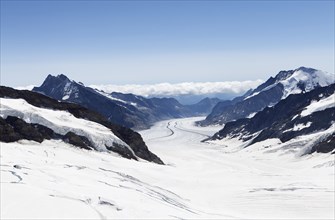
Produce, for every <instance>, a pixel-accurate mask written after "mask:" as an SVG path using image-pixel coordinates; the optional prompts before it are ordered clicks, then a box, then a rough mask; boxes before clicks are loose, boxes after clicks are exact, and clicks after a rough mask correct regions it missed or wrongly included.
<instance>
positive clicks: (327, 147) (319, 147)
mask: <svg viewBox="0 0 335 220" xmlns="http://www.w3.org/2000/svg"><path fill="white" fill-rule="evenodd" d="M334 146H335V134H332V135H331V136H329V137H328V138H326V139H325V140H324V141H321V142H320V143H318V144H316V145H314V146H313V147H312V149H311V152H310V153H314V152H317V153H329V152H332V151H333V150H334ZM332 154H335V151H334V152H333V153H332Z"/></svg>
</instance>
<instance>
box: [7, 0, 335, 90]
mask: <svg viewBox="0 0 335 220" xmlns="http://www.w3.org/2000/svg"><path fill="white" fill-rule="evenodd" d="M299 66H308V67H313V68H317V69H322V70H325V71H328V72H332V73H333V72H334V1H293V2H292V1H3V0H1V84H2V85H8V86H19V85H20V86H21V85H29V84H35V85H36V84H41V83H42V81H43V80H44V78H45V77H46V75H47V74H49V73H51V74H59V73H64V74H66V75H67V76H69V77H70V78H72V79H74V80H76V81H82V82H83V83H85V84H150V83H160V82H170V83H178V82H207V81H210V82H215V81H232V80H255V79H267V78H268V77H269V76H271V75H275V74H276V73H277V72H278V71H280V70H282V69H295V68H298V67H299Z"/></svg>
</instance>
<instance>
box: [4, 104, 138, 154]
mask: <svg viewBox="0 0 335 220" xmlns="http://www.w3.org/2000/svg"><path fill="white" fill-rule="evenodd" d="M0 103H1V106H0V116H1V117H2V118H7V116H15V117H18V118H20V119H23V120H24V121H25V122H27V123H34V124H40V125H43V126H46V127H48V128H50V129H52V130H53V131H54V132H56V133H58V134H61V135H66V134H67V133H68V132H73V133H75V134H77V135H81V136H85V137H87V138H88V139H89V141H90V142H91V143H92V144H93V147H94V149H95V150H98V151H107V148H113V146H118V147H121V146H122V147H124V148H127V149H128V150H129V151H131V152H132V153H133V154H134V152H133V151H132V149H131V148H130V147H129V146H128V145H127V144H126V143H125V142H123V141H122V140H120V139H119V138H118V137H117V136H115V135H114V134H113V133H112V132H111V130H110V129H108V128H106V127H105V126H103V125H101V124H98V123H96V122H92V121H88V120H85V119H81V118H76V117H74V116H73V115H72V114H70V113H69V112H66V111H57V110H56V111H55V110H51V109H44V108H38V107H35V106H33V105H30V104H29V103H27V101H25V100H24V99H6V98H0ZM134 156H135V154H134Z"/></svg>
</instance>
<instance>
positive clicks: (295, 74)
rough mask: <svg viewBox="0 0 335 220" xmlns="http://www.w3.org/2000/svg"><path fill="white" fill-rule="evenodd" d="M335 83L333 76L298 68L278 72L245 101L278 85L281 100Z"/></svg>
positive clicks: (314, 70) (311, 69) (334, 76)
mask: <svg viewBox="0 0 335 220" xmlns="http://www.w3.org/2000/svg"><path fill="white" fill-rule="evenodd" d="M334 82H335V75H334V74H331V73H328V72H324V71H321V70H316V69H313V68H307V67H299V68H297V69H295V70H288V71H280V72H279V73H278V74H277V75H276V76H275V77H274V78H273V77H271V78H270V79H269V80H268V81H267V82H265V83H264V84H265V85H266V86H265V87H264V84H262V85H261V86H259V87H257V88H256V89H255V90H254V91H253V92H252V93H251V94H250V95H249V96H247V97H246V98H245V99H248V98H251V97H253V96H255V95H257V94H259V93H261V92H265V91H267V90H269V89H271V88H273V87H275V86H277V85H278V84H280V86H283V95H282V99H285V98H286V97H287V96H289V95H291V94H299V93H302V92H309V91H311V90H313V89H314V88H317V87H324V86H328V85H330V84H332V83H334Z"/></svg>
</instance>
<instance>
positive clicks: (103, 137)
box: [0, 78, 163, 164]
mask: <svg viewBox="0 0 335 220" xmlns="http://www.w3.org/2000/svg"><path fill="white" fill-rule="evenodd" d="M62 79H65V78H62ZM62 79H60V80H62ZM65 80H66V79H65ZM69 89H71V88H69ZM72 89H75V88H72ZM51 90H52V88H51ZM68 94H69V95H70V93H68ZM74 96H75V94H74ZM0 98H1V114H0V141H1V142H15V141H18V140H33V141H36V142H39V143H41V142H42V141H44V140H50V139H54V140H61V141H64V142H66V143H69V144H72V145H74V146H77V147H80V148H83V149H87V150H97V151H107V152H109V151H111V152H115V153H118V154H119V155H121V156H122V157H125V158H129V159H135V160H138V159H139V158H141V159H144V160H147V161H151V162H155V163H158V164H163V162H162V160H161V159H160V158H159V157H157V156H156V155H155V154H153V153H152V152H150V151H149V149H148V148H147V146H146V144H145V143H144V141H143V139H142V137H141V135H140V134H138V133H137V132H134V131H133V130H131V129H129V128H126V127H122V126H119V125H116V124H113V123H111V122H110V121H108V120H107V119H106V118H105V117H103V116H102V115H100V114H98V113H96V112H94V111H91V110H88V109H87V108H85V107H82V106H80V105H78V104H75V103H68V102H64V101H57V100H55V99H52V98H49V97H47V96H44V95H42V94H39V93H36V92H31V91H27V90H25V91H21V90H15V89H12V88H9V87H4V86H0ZM102 106H103V104H102Z"/></svg>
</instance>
